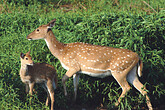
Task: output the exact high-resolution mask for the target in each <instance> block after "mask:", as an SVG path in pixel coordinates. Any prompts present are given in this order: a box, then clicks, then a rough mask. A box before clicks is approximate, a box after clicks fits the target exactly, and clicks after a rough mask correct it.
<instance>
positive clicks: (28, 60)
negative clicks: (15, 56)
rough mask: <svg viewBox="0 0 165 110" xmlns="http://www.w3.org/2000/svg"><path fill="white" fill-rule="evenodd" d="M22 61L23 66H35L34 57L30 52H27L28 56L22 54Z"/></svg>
mask: <svg viewBox="0 0 165 110" xmlns="http://www.w3.org/2000/svg"><path fill="white" fill-rule="evenodd" d="M20 59H21V64H25V65H33V64H34V63H33V60H32V57H31V56H30V51H29V52H27V53H26V54H24V53H21V54H20Z"/></svg>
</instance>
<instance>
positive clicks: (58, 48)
mask: <svg viewBox="0 0 165 110" xmlns="http://www.w3.org/2000/svg"><path fill="white" fill-rule="evenodd" d="M45 41H46V44H47V46H48V48H49V50H50V51H51V53H52V54H53V55H54V56H55V57H56V58H59V57H60V54H61V52H62V51H63V49H64V44H63V43H61V42H59V41H58V40H57V39H56V37H55V36H54V34H53V32H52V31H51V30H50V31H49V32H48V34H47V36H46V38H45Z"/></svg>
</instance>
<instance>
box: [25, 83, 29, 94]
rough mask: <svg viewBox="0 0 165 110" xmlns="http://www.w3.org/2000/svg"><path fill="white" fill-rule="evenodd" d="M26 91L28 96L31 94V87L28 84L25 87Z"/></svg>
mask: <svg viewBox="0 0 165 110" xmlns="http://www.w3.org/2000/svg"><path fill="white" fill-rule="evenodd" d="M25 91H26V94H28V93H29V85H28V84H26V85H25Z"/></svg>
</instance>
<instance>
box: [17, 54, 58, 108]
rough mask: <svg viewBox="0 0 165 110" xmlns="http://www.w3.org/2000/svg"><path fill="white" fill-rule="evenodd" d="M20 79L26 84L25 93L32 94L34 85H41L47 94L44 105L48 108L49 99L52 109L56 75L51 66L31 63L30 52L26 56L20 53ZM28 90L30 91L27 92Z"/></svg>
mask: <svg viewBox="0 0 165 110" xmlns="http://www.w3.org/2000/svg"><path fill="white" fill-rule="evenodd" d="M20 59H21V69H20V77H21V80H22V82H23V83H25V84H26V92H27V93H28V92H29V93H30V94H31V95H32V94H33V87H34V84H35V83H41V84H42V87H43V88H44V89H45V90H46V92H47V95H48V96H47V100H46V105H47V106H48V104H49V100H50V99H51V110H53V108H54V89H56V87H57V75H56V70H55V69H54V67H53V66H51V65H49V64H46V63H36V64H34V63H33V60H32V57H31V56H30V51H29V52H27V53H26V54H23V53H21V55H20ZM29 88H30V90H29Z"/></svg>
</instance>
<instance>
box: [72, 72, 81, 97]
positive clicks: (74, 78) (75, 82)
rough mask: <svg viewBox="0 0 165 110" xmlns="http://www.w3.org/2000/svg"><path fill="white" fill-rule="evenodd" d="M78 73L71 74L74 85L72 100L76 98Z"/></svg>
mask: <svg viewBox="0 0 165 110" xmlns="http://www.w3.org/2000/svg"><path fill="white" fill-rule="evenodd" d="M79 77H80V75H79V74H74V75H73V85H74V100H76V97H77V88H78V83H79Z"/></svg>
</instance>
